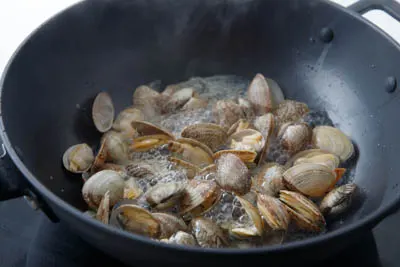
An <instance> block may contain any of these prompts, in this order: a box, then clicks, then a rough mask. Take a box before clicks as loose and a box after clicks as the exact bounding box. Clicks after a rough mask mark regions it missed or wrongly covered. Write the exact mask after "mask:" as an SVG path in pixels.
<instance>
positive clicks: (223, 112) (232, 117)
mask: <svg viewBox="0 0 400 267" xmlns="http://www.w3.org/2000/svg"><path fill="white" fill-rule="evenodd" d="M213 114H214V117H215V120H216V122H217V123H218V124H219V125H221V126H222V127H223V128H224V129H226V130H228V129H229V128H230V127H231V126H232V125H233V124H234V123H235V122H237V121H238V120H239V119H243V118H244V117H245V115H244V113H243V111H242V109H241V107H240V106H239V105H238V104H236V103H235V102H233V101H232V100H220V101H217V103H216V104H215V105H214V107H213Z"/></svg>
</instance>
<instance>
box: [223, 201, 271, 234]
mask: <svg viewBox="0 0 400 267" xmlns="http://www.w3.org/2000/svg"><path fill="white" fill-rule="evenodd" d="M236 198H237V199H238V200H239V202H240V204H241V205H242V207H243V208H244V210H245V211H246V214H247V216H248V217H249V220H250V225H243V226H240V227H236V228H233V229H231V232H232V233H233V234H234V235H235V236H239V237H243V238H245V237H254V236H262V234H263V231H264V222H263V220H262V218H261V216H260V214H259V213H258V210H257V208H256V207H255V206H253V204H251V203H250V202H249V201H248V200H246V199H244V198H242V197H239V196H237V197H236Z"/></svg>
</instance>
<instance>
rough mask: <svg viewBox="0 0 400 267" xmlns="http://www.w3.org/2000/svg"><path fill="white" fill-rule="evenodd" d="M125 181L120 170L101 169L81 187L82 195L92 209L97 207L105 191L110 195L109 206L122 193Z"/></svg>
mask: <svg viewBox="0 0 400 267" xmlns="http://www.w3.org/2000/svg"><path fill="white" fill-rule="evenodd" d="M124 187H125V181H124V178H123V175H122V174H121V173H120V172H116V171H112V170H103V171H100V172H97V173H96V174H94V175H92V176H91V177H90V178H89V179H88V180H87V181H86V183H85V184H84V185H83V187H82V196H83V199H84V200H85V201H86V203H87V204H88V205H89V207H90V208H92V209H97V208H98V206H99V204H100V202H101V199H102V198H103V196H104V195H105V193H106V192H107V191H109V195H110V207H113V206H114V205H115V204H116V203H117V202H118V201H119V200H121V199H122V198H123V195H124Z"/></svg>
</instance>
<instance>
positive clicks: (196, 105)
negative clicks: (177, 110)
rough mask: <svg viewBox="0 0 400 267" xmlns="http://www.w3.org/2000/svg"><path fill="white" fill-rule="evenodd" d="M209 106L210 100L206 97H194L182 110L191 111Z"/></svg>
mask: <svg viewBox="0 0 400 267" xmlns="http://www.w3.org/2000/svg"><path fill="white" fill-rule="evenodd" d="M207 106H208V102H207V100H205V99H202V98H199V97H192V98H190V99H189V101H188V102H186V104H185V105H184V106H183V107H182V108H181V110H182V111H191V110H196V109H201V108H206V107H207Z"/></svg>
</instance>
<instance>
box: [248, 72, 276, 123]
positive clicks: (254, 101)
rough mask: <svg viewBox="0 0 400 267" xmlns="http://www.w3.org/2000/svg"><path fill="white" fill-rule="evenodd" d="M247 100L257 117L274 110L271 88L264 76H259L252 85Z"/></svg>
mask: <svg viewBox="0 0 400 267" xmlns="http://www.w3.org/2000/svg"><path fill="white" fill-rule="evenodd" d="M247 98H248V99H249V101H250V103H251V105H252V107H253V109H254V111H255V113H256V115H263V114H265V113H267V112H269V111H271V110H272V109H273V108H274V103H273V98H272V92H271V88H270V87H269V85H268V83H267V81H266V80H265V77H264V76H263V75H262V74H257V75H256V76H255V77H254V79H253V81H252V82H251V83H250V85H249V87H248V89H247Z"/></svg>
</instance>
